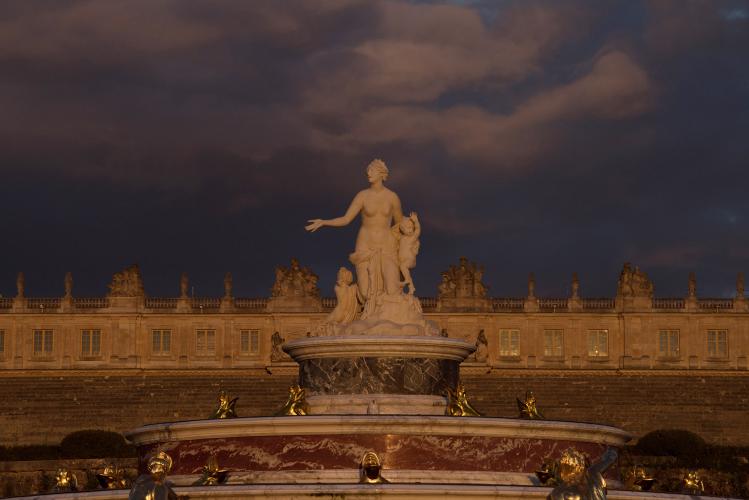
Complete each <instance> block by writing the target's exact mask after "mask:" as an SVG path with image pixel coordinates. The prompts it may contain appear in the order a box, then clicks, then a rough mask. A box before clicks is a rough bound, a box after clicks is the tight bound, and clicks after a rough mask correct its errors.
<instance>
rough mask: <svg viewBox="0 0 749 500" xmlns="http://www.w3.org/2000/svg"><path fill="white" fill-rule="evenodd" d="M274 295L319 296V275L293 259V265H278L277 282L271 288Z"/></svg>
mask: <svg viewBox="0 0 749 500" xmlns="http://www.w3.org/2000/svg"><path fill="white" fill-rule="evenodd" d="M271 295H272V296H273V297H319V296H320V290H319V289H318V288H317V275H316V274H315V273H313V272H312V271H310V270H309V269H308V268H306V267H302V266H300V265H299V261H298V260H296V259H291V265H290V266H289V267H288V268H287V267H283V266H278V267H276V282H275V283H274V284H273V288H272V289H271Z"/></svg>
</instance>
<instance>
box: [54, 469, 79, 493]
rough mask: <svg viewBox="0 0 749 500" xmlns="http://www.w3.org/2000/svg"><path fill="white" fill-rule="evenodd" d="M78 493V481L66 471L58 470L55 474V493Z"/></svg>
mask: <svg viewBox="0 0 749 500" xmlns="http://www.w3.org/2000/svg"><path fill="white" fill-rule="evenodd" d="M71 491H78V479H77V478H76V477H75V474H73V473H72V472H70V471H69V470H68V469H65V468H59V469H57V473H56V474H55V488H54V492H55V493H67V492H71Z"/></svg>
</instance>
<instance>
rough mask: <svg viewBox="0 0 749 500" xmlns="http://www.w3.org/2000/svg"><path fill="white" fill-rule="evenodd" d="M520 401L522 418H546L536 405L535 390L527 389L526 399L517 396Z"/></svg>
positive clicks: (519, 406)
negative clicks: (521, 399)
mask: <svg viewBox="0 0 749 500" xmlns="http://www.w3.org/2000/svg"><path fill="white" fill-rule="evenodd" d="M515 401H517V403H518V410H519V411H520V418H527V419H529V420H544V419H545V417H544V416H543V414H542V413H541V412H540V411H539V410H538V408H537V407H536V396H535V395H534V394H533V391H527V392H526V393H525V401H520V399H518V398H515Z"/></svg>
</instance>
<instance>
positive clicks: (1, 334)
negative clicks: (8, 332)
mask: <svg viewBox="0 0 749 500" xmlns="http://www.w3.org/2000/svg"><path fill="white" fill-rule="evenodd" d="M3 354H5V330H0V356H2V355H3Z"/></svg>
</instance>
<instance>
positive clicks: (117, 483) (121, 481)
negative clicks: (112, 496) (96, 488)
mask: <svg viewBox="0 0 749 500" xmlns="http://www.w3.org/2000/svg"><path fill="white" fill-rule="evenodd" d="M96 480H97V481H99V485H100V486H101V487H102V488H103V489H105V490H121V489H125V488H127V479H125V472H124V471H123V470H122V469H120V468H119V467H117V466H116V465H115V464H112V463H110V464H108V465H107V466H106V467H104V470H103V471H102V472H101V473H100V474H97V475H96Z"/></svg>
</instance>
